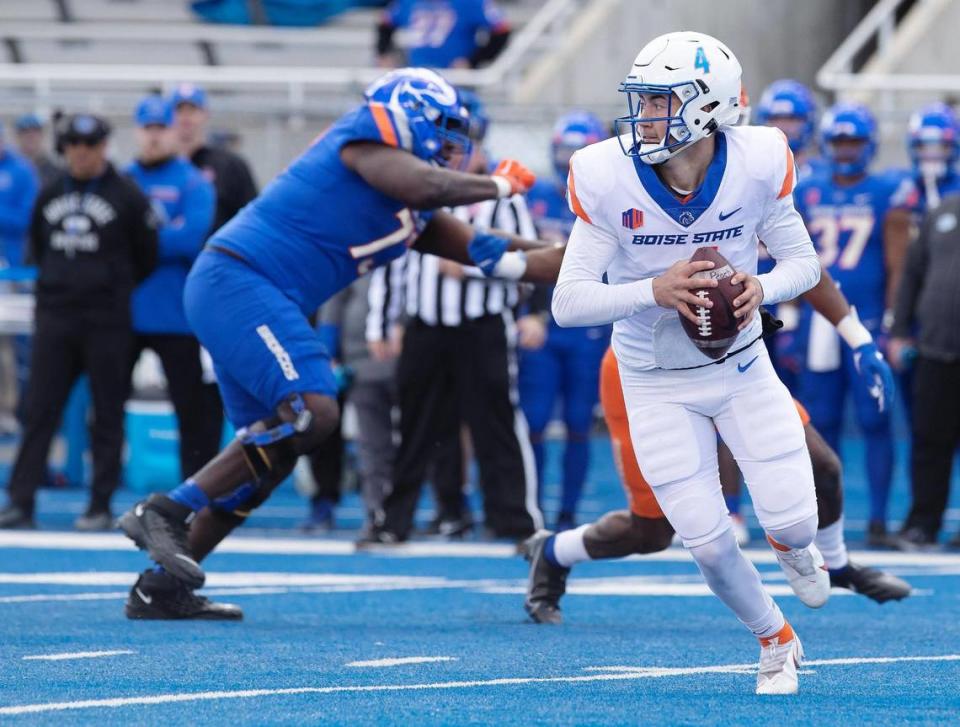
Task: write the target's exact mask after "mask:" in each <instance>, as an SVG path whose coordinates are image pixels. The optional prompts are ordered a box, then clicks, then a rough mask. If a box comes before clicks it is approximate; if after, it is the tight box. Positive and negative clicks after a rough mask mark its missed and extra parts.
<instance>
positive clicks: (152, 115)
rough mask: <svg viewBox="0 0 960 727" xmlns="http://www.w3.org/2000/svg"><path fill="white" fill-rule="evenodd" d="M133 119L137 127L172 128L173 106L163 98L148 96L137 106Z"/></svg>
mask: <svg viewBox="0 0 960 727" xmlns="http://www.w3.org/2000/svg"><path fill="white" fill-rule="evenodd" d="M133 119H134V121H135V122H136V124H137V126H170V124H172V123H173V106H171V105H170V103H168V102H167V100H166V99H165V98H163V97H162V96H147V97H146V98H143V99H141V101H140V103H138V104H137V110H136V111H135V112H134V114H133Z"/></svg>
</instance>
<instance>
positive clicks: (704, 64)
mask: <svg viewBox="0 0 960 727" xmlns="http://www.w3.org/2000/svg"><path fill="white" fill-rule="evenodd" d="M693 67H694V68H699V69H700V70H701V71H703V72H704V73H710V62H709V61H708V60H707V54H706V53H705V52H704V50H703V46H699V47H698V48H697V55H696V56H695V57H694V59H693Z"/></svg>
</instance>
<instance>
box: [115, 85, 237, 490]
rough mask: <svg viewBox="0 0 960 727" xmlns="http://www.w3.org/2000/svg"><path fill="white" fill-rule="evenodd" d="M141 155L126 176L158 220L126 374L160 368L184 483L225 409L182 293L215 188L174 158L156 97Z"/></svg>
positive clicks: (216, 443) (209, 447)
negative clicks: (213, 389) (207, 373)
mask: <svg viewBox="0 0 960 727" xmlns="http://www.w3.org/2000/svg"><path fill="white" fill-rule="evenodd" d="M134 120H135V122H136V124H137V127H138V128H137V147H138V148H139V155H138V157H137V159H136V161H134V162H133V163H132V164H130V165H129V166H128V167H127V169H126V172H127V174H129V175H130V177H131V178H132V179H133V180H134V181H135V182H136V183H137V185H138V186H139V187H140V189H141V190H142V191H143V193H144V194H145V195H147V198H148V199H149V200H150V203H151V205H152V206H153V211H154V212H155V213H156V215H157V217H158V218H159V220H160V231H159V240H160V249H159V258H158V265H157V268H156V270H154V271H153V273H152V274H151V275H150V277H149V278H147V279H146V280H144V281H143V283H141V284H140V285H139V286H138V287H137V289H136V290H135V291H134V293H133V300H132V315H133V331H134V333H135V334H136V341H135V344H134V349H133V355H132V356H131V359H130V366H131V369H132V368H133V365H134V364H135V363H136V360H137V359H138V358H139V357H140V353H141V352H142V351H143V350H144V349H145V348H149V349H151V350H153V351H154V352H155V353H156V354H157V356H159V357H160V361H161V363H162V364H163V372H164V375H165V376H166V379H167V392H168V394H169V396H170V401H171V402H172V403H173V408H174V411H176V414H177V422H178V426H179V430H180V471H181V473H182V474H181V479H186V478H187V477H189V476H190V475H191V474H193V473H194V472H196V471H198V470H199V469H200V468H201V467H202V466H203V465H204V464H206V463H207V462H208V461H210V460H211V459H213V457H214V456H215V455H216V453H217V452H218V451H219V449H220V438H221V433H222V430H223V409H222V406H221V404H220V400H219V397H216V396H209V391H208V388H209V387H207V386H205V385H204V378H203V377H204V374H203V367H202V366H201V362H200V343H199V342H198V341H197V339H196V337H194V335H193V332H192V331H191V330H190V325H189V324H188V323H187V318H186V315H185V314H184V312H183V286H184V284H185V283H186V280H187V273H188V272H190V267H191V266H192V265H193V261H194V259H196V257H197V255H199V254H200V250H201V249H202V248H203V243H204V241H205V240H206V239H207V232H208V231H209V230H210V225H211V224H213V214H214V210H215V196H214V191H213V185H211V184H210V182H208V181H207V180H206V179H204V177H203V175H202V174H201V173H200V171H199V170H198V169H197V168H196V167H194V166H193V165H192V164H191V163H190V162H188V161H187V160H186V159H184V158H182V157H179V156H177V151H176V140H175V138H174V134H173V129H172V128H171V127H172V124H173V108H172V107H171V105H170V103H169V102H168V101H167V100H165V99H164V98H162V97H161V96H148V97H147V98H145V99H143V100H142V101H141V102H140V104H139V105H138V106H137V110H136V114H135V115H134Z"/></svg>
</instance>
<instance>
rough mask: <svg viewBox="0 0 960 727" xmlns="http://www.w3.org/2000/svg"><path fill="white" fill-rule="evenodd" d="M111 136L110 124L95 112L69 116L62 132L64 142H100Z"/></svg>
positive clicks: (91, 143) (92, 143)
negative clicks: (94, 113) (95, 114)
mask: <svg viewBox="0 0 960 727" xmlns="http://www.w3.org/2000/svg"><path fill="white" fill-rule="evenodd" d="M108 136H110V124H108V123H107V122H106V120H104V119H102V118H100V117H99V116H94V115H93V114H73V115H72V116H69V117H67V121H66V123H65V124H64V125H63V131H62V133H61V137H60V138H61V141H62V142H63V143H64V144H89V145H94V144H99V143H100V142H101V141H103V140H104V139H106V138H107V137H108Z"/></svg>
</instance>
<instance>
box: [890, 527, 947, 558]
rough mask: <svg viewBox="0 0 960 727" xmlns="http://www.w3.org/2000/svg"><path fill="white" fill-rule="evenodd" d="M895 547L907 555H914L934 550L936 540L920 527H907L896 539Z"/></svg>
mask: <svg viewBox="0 0 960 727" xmlns="http://www.w3.org/2000/svg"><path fill="white" fill-rule="evenodd" d="M896 543H897V547H898V548H899V549H900V550H903V551H906V552H907V553H916V552H919V551H929V550H935V549H936V547H937V538H936V536H935V535H933V534H932V533H929V532H927V531H926V530H924V529H923V528H920V527H916V526H914V527H909V528H906V529H904V530H902V531H900V534H899V535H898V536H897V538H896Z"/></svg>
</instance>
